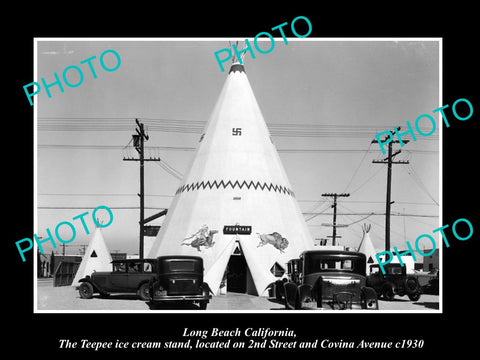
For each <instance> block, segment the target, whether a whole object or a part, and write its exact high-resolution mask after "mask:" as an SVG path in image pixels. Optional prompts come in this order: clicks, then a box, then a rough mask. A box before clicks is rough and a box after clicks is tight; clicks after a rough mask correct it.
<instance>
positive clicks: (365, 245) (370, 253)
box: [358, 225, 378, 274]
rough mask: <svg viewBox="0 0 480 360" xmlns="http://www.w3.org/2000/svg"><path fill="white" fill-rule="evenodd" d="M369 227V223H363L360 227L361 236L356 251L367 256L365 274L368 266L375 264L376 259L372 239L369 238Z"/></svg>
mask: <svg viewBox="0 0 480 360" xmlns="http://www.w3.org/2000/svg"><path fill="white" fill-rule="evenodd" d="M370 229H371V225H364V226H363V227H362V230H363V237H362V240H361V242H360V246H359V247H358V252H361V253H364V254H365V256H366V258H367V274H368V273H369V271H368V268H369V267H370V265H371V264H377V263H378V262H377V259H376V257H375V254H376V253H377V252H376V251H375V247H374V246H373V243H372V239H371V238H370Z"/></svg>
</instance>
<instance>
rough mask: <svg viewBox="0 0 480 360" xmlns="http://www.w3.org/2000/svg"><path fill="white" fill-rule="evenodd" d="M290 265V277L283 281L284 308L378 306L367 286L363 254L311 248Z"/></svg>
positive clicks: (374, 295) (371, 308)
mask: <svg viewBox="0 0 480 360" xmlns="http://www.w3.org/2000/svg"><path fill="white" fill-rule="evenodd" d="M291 265H292V266H291V270H292V273H290V274H289V278H290V279H289V280H290V281H288V282H286V283H283V288H284V291H283V293H284V298H285V307H286V308H287V309H296V310H298V309H326V310H330V309H334V310H345V309H367V310H377V309H378V299H377V294H376V293H375V290H374V289H372V288H370V287H367V286H366V274H365V270H366V258H365V255H364V254H362V253H358V252H353V251H341V250H311V251H305V252H303V253H302V254H301V255H300V258H299V259H293V261H292V262H291ZM278 285H280V284H278Z"/></svg>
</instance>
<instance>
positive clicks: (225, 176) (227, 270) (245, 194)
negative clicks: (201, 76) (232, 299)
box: [148, 63, 314, 296]
mask: <svg viewBox="0 0 480 360" xmlns="http://www.w3.org/2000/svg"><path fill="white" fill-rule="evenodd" d="M313 247H314V244H313V240H312V237H311V235H310V233H309V230H308V228H307V226H306V223H305V221H304V218H303V216H302V213H301V211H300V209H299V206H298V204H297V201H296V199H295V194H294V192H293V189H292V187H291V185H290V183H289V181H288V179H287V176H286V174H285V171H284V168H283V166H282V163H281V161H280V158H279V156H278V154H277V151H276V149H275V146H274V144H273V142H272V140H271V137H270V134H269V131H268V129H267V126H266V123H265V121H264V118H263V115H262V113H261V111H260V108H259V106H258V104H257V101H256V99H255V96H254V93H253V91H252V88H251V87H250V84H249V81H248V79H247V75H246V73H245V68H244V66H243V65H241V64H239V63H234V64H233V65H232V66H231V68H230V71H229V73H228V77H227V79H226V81H225V84H224V86H223V89H222V90H221V93H220V96H219V98H218V100H217V103H216V105H215V107H214V109H213V112H212V114H211V116H210V118H209V121H208V123H207V126H206V128H205V131H204V133H203V134H202V135H201V137H200V139H199V145H198V148H197V151H196V154H195V156H194V158H193V161H192V163H191V165H190V168H189V170H188V172H187V173H186V175H185V177H184V179H183V182H182V185H181V186H180V187H179V188H178V190H177V192H176V194H175V197H174V199H173V202H172V204H171V206H170V208H169V211H168V214H167V216H166V218H165V220H164V223H163V226H162V228H161V229H160V232H159V234H158V236H157V238H156V239H155V242H154V244H153V246H152V248H151V250H150V252H149V254H148V257H156V256H161V255H180V254H182V255H197V256H201V257H202V258H203V259H204V268H205V281H206V282H207V283H208V284H209V285H210V288H211V289H212V291H213V292H214V293H215V294H218V293H220V287H222V286H223V285H225V283H226V290H227V291H234V292H247V293H250V294H255V295H260V296H261V295H266V290H267V289H268V287H269V285H270V284H272V283H273V282H275V281H276V280H277V279H278V278H279V277H280V276H282V274H283V273H284V272H285V270H286V263H287V261H288V260H290V259H292V258H296V257H298V256H299V255H300V253H301V252H302V251H304V250H310V249H313ZM223 289H225V288H223Z"/></svg>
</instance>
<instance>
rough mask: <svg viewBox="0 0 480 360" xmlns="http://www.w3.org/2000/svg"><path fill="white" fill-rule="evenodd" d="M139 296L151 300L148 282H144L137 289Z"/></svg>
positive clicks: (144, 299)
mask: <svg viewBox="0 0 480 360" xmlns="http://www.w3.org/2000/svg"><path fill="white" fill-rule="evenodd" d="M137 295H138V297H139V298H140V299H141V300H143V301H148V300H150V289H149V286H148V283H143V284H142V285H140V287H139V288H138V290H137Z"/></svg>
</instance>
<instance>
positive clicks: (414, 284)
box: [405, 276, 420, 295]
mask: <svg viewBox="0 0 480 360" xmlns="http://www.w3.org/2000/svg"><path fill="white" fill-rule="evenodd" d="M419 289H420V284H419V283H418V280H417V279H416V278H415V277H413V276H408V277H407V278H406V279H405V292H406V293H407V295H415V294H416V293H418V290H419Z"/></svg>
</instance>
